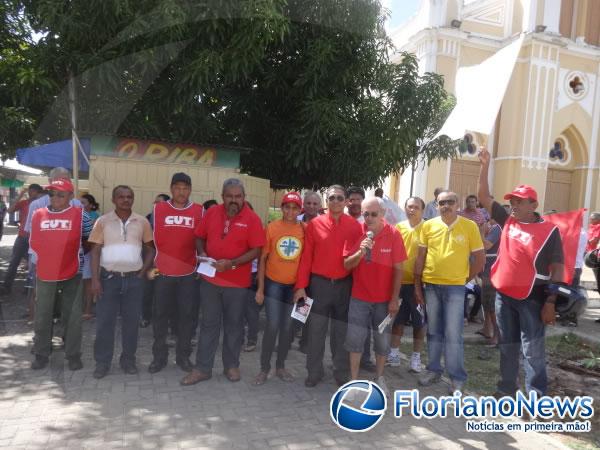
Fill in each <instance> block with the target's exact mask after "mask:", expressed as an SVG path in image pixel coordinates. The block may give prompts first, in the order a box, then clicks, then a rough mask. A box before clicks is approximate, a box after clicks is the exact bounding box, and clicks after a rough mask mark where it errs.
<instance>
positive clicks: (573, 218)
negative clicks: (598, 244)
mask: <svg viewBox="0 0 600 450" xmlns="http://www.w3.org/2000/svg"><path fill="white" fill-rule="evenodd" d="M584 212H585V208H581V209H577V210H575V211H568V212H564V213H555V214H549V215H547V216H542V217H543V218H544V220H547V221H548V222H550V223H553V224H554V225H556V226H557V227H558V230H559V232H560V238H561V240H562V247H563V253H564V256H565V273H564V279H563V281H564V282H565V283H567V284H571V283H572V282H573V272H574V271H575V259H576V258H577V248H578V247H579V235H580V234H581V227H582V226H583V213H584Z"/></svg>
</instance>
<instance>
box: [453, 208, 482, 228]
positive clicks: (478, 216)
mask: <svg viewBox="0 0 600 450" xmlns="http://www.w3.org/2000/svg"><path fill="white" fill-rule="evenodd" d="M458 215H459V216H463V217H465V218H467V219H471V220H472V221H473V222H475V223H476V224H477V225H483V224H484V223H485V222H486V218H485V214H484V213H483V210H481V209H479V208H475V209H474V210H473V211H471V210H468V209H463V210H462V211H459V212H458Z"/></svg>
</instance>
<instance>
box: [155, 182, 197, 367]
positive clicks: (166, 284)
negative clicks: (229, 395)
mask: <svg viewBox="0 0 600 450" xmlns="http://www.w3.org/2000/svg"><path fill="white" fill-rule="evenodd" d="M191 193H192V179H191V178H190V177H189V176H188V175H187V174H185V173H182V172H181V173H176V174H174V175H173V178H172V179H171V199H170V200H168V201H166V202H159V203H155V204H154V212H153V214H152V217H153V222H154V227H153V228H154V245H155V247H156V258H155V260H154V262H155V265H156V268H157V269H158V272H159V275H158V276H157V277H156V278H155V304H154V313H155V315H154V318H153V320H152V324H153V328H154V345H153V346H152V354H153V356H154V359H153V361H152V363H151V364H150V367H149V368H148V371H149V372H150V373H156V372H158V371H160V370H162V369H163V367H165V366H166V365H167V358H168V355H169V349H168V347H167V333H168V328H169V315H170V313H171V309H172V308H173V306H174V305H173V303H175V304H176V305H175V310H176V311H177V317H178V320H177V347H176V350H175V353H176V356H175V362H176V363H177V365H178V366H179V367H180V368H181V369H182V370H184V371H185V372H191V371H192V363H191V362H190V355H191V354H192V345H191V342H192V337H193V335H194V331H195V330H194V324H196V323H197V322H196V321H195V320H194V317H197V316H198V303H199V299H198V285H197V282H196V265H197V264H196V262H197V256H196V235H195V230H196V227H197V226H198V225H199V224H200V220H201V219H202V205H199V204H197V203H193V202H191V201H190V195H191Z"/></svg>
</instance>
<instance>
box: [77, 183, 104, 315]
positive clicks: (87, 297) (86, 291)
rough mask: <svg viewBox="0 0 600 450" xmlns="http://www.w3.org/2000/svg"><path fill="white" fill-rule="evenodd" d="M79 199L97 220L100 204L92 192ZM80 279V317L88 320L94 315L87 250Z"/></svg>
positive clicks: (90, 269) (91, 216)
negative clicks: (81, 304)
mask: <svg viewBox="0 0 600 450" xmlns="http://www.w3.org/2000/svg"><path fill="white" fill-rule="evenodd" d="M80 200H81V204H82V205H83V209H84V210H85V212H87V213H88V215H89V216H90V219H91V220H92V224H93V223H94V222H96V220H98V217H100V213H99V212H98V209H100V205H99V204H98V202H97V201H96V199H95V198H94V196H93V195H92V194H83V195H82V196H81V197H80ZM82 279H83V304H84V310H83V315H82V316H81V317H82V319H83V320H90V319H91V318H92V317H94V314H93V313H92V304H93V303H95V302H94V296H93V295H92V267H91V260H90V252H89V251H88V252H87V253H85V255H84V256H83V274H82Z"/></svg>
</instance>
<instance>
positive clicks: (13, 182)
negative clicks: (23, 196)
mask: <svg viewBox="0 0 600 450" xmlns="http://www.w3.org/2000/svg"><path fill="white" fill-rule="evenodd" d="M24 184H25V183H23V182H22V181H21V180H17V179H11V178H2V181H0V186H2V187H7V188H19V187H21V186H23V185H24Z"/></svg>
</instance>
